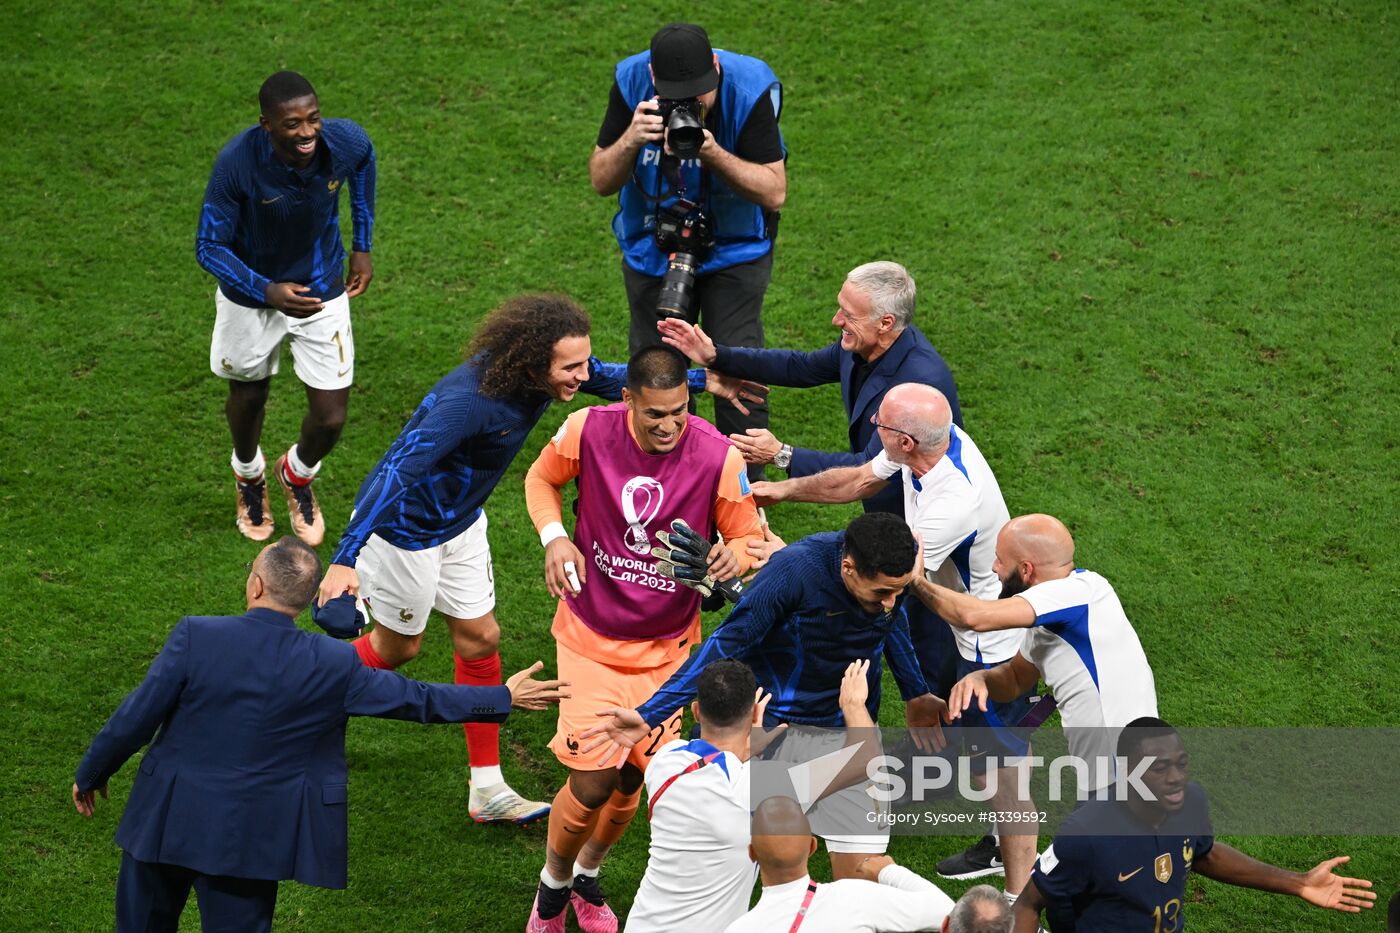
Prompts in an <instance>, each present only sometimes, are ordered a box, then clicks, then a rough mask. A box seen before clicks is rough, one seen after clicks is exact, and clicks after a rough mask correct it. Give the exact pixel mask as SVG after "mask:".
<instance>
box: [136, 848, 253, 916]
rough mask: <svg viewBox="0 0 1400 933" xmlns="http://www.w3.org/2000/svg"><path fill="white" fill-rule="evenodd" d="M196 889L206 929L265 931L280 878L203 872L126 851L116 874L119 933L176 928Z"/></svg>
mask: <svg viewBox="0 0 1400 933" xmlns="http://www.w3.org/2000/svg"><path fill="white" fill-rule="evenodd" d="M191 888H194V893H195V897H196V898H197V899H198V901H199V917H200V922H201V926H202V929H203V930H204V933H266V931H268V930H271V929H272V912H273V909H274V908H275V907H276V906H277V882H276V881H265V880H261V879H253V878H228V877H223V876H220V875H205V874H201V873H200V872H197V871H195V870H193V869H191V868H184V867H182V866H179V865H163V864H159V863H156V862H143V861H141V860H140V859H136V858H132V857H131V855H130V854H128V853H126V852H123V853H122V867H121V872H120V873H119V874H118V875H117V933H165V931H170V933H174V931H175V930H177V929H179V926H180V913H181V912H182V911H183V910H184V909H185V902H186V901H188V900H189V897H190V889H191Z"/></svg>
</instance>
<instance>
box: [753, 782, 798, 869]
mask: <svg viewBox="0 0 1400 933" xmlns="http://www.w3.org/2000/svg"><path fill="white" fill-rule="evenodd" d="M750 833H751V834H752V841H751V842H750V843H749V851H750V853H751V854H752V855H753V859H754V861H756V862H758V867H759V868H760V869H761V870H762V872H763V878H764V883H765V884H767V883H781V882H775V881H773V880H772V879H775V878H783V877H785V876H788V880H790V879H791V878H798V877H801V876H802V875H805V874H806V873H807V857H808V856H809V855H811V854H812V848H813V846H812V827H811V825H810V824H809V823H808V822H807V815H806V814H805V813H803V812H802V807H800V806H799V805H798V803H797V801H796V800H793V799H792V798H791V797H769V798H768V799H767V800H765V801H763V802H762V803H760V804H759V805H758V807H757V809H755V810H754V811H753V822H752V824H751V827H750Z"/></svg>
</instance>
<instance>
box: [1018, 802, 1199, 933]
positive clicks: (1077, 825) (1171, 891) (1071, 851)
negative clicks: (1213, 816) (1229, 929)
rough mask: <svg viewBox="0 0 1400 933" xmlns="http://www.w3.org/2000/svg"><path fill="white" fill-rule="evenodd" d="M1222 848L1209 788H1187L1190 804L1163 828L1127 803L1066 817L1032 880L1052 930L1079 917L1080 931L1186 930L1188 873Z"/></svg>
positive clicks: (1087, 807)
mask: <svg viewBox="0 0 1400 933" xmlns="http://www.w3.org/2000/svg"><path fill="white" fill-rule="evenodd" d="M1214 845H1215V836H1214V835H1213V834H1212V830H1211V826H1210V811H1209V806H1208V805H1207V803H1206V794H1205V791H1204V790H1202V789H1201V786H1200V785H1199V784H1195V783H1192V784H1188V785H1187V786H1186V802H1185V804H1184V805H1183V806H1182V808H1181V810H1180V811H1178V812H1177V813H1174V814H1171V815H1169V816H1168V817H1167V818H1166V819H1165V820H1163V821H1162V822H1161V823H1160V824H1159V825H1157V826H1156V827H1152V826H1149V825H1147V824H1145V823H1142V822H1141V821H1139V820H1138V818H1137V817H1136V816H1134V815H1133V813H1132V811H1130V810H1129V809H1128V807H1127V805H1126V804H1125V803H1122V802H1120V801H1116V800H1102V801H1090V802H1088V803H1086V804H1084V805H1083V806H1081V807H1079V808H1078V809H1077V810H1075V811H1074V812H1073V813H1071V814H1070V815H1069V817H1068V818H1066V819H1065V821H1064V823H1063V824H1062V825H1061V826H1060V830H1059V832H1058V833H1056V834H1055V842H1054V844H1052V845H1051V846H1050V847H1049V848H1047V849H1046V850H1045V852H1043V853H1042V854H1041V855H1040V857H1039V858H1038V859H1036V862H1035V868H1034V869H1033V870H1032V872H1031V881H1032V882H1033V883H1034V884H1035V886H1036V888H1037V889H1038V890H1039V891H1040V893H1041V895H1042V896H1043V897H1044V899H1045V900H1046V902H1048V903H1049V905H1050V908H1049V909H1047V911H1046V917H1047V918H1049V919H1050V920H1051V925H1050V928H1051V930H1052V933H1059V931H1061V930H1063V929H1065V921H1061V922H1060V923H1059V924H1056V922H1055V920H1056V919H1057V918H1059V917H1068V916H1073V918H1074V922H1073V926H1071V927H1069V929H1072V930H1074V931H1075V933H1135V931H1139V930H1140V931H1143V933H1153V931H1161V930H1174V931H1180V930H1183V929H1185V928H1186V918H1185V916H1184V915H1183V904H1184V903H1185V900H1186V876H1187V874H1188V873H1189V872H1190V871H1191V865H1192V863H1193V861H1194V860H1195V859H1198V858H1200V857H1201V856H1203V855H1205V854H1206V853H1207V852H1209V851H1210V850H1211V848H1212V847H1213V846H1214Z"/></svg>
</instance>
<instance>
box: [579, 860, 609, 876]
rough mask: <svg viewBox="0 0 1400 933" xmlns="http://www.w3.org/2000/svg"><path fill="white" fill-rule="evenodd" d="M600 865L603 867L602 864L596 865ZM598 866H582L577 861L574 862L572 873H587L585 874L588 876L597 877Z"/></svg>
mask: <svg viewBox="0 0 1400 933" xmlns="http://www.w3.org/2000/svg"><path fill="white" fill-rule="evenodd" d="M602 867H603V866H602V865H599V866H598V868H602ZM598 868H584V867H583V866H582V865H580V864H579V863H578V862H574V875H576V876H577V875H587V876H588V877H590V878H597V877H598Z"/></svg>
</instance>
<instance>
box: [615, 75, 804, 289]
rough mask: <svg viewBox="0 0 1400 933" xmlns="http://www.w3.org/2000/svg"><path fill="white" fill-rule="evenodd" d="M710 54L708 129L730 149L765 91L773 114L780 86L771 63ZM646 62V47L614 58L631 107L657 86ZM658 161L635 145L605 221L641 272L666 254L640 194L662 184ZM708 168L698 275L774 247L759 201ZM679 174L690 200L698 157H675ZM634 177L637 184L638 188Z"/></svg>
mask: <svg viewBox="0 0 1400 933" xmlns="http://www.w3.org/2000/svg"><path fill="white" fill-rule="evenodd" d="M715 54H716V55H718V56H719V64H720V73H721V80H720V84H719V102H718V103H719V112H720V117H721V120H720V123H721V125H720V126H719V127H718V129H717V130H715V142H717V143H719V144H720V146H722V147H723V148H725V149H727V150H728V151H730V152H733V151H734V147H735V146H736V145H737V144H738V141H739V131H740V130H742V129H743V127H744V123H745V122H746V121H747V120H748V118H749V113H750V112H752V110H753V105H754V103H755V102H756V101H757V100H758V99H759V98H760V96H761V95H763V94H769V95H770V96H771V97H772V100H773V113H774V115H775V117H776V116H781V115H782V93H783V87H782V85H781V84H780V83H778V78H777V76H776V75H774V74H773V69H771V68H769V67H768V65H767V64H766V63H764V62H762V61H760V60H759V59H757V58H751V57H749V56H747V55H737V54H735V53H733V52H726V51H724V50H722V49H716V50H715ZM650 64H651V52H650V51H646V52H639V53H638V54H636V55H633V56H632V57H631V58H625V59H623V60H622V61H620V62H618V64H617V72H616V77H617V86H618V89H619V90H621V91H622V97H623V99H624V100H626V101H627V106H628V108H629V109H631V110H636V109H637V105H638V104H639V103H641V102H642V101H644V100H650V99H651V98H652V97H655V96H656V88H655V87H653V86H652V83H651V71H650V68H649V67H648V66H649V65H650ZM781 138H782V137H781V133H780V134H779V139H780V140H781ZM783 153H784V154H786V153H787V146H786V145H784V146H783ZM660 162H661V147H660V146H658V145H647V146H643V147H642V151H641V152H639V153H638V154H637V163H636V165H635V167H634V171H635V177H633V178H629V179H628V180H627V183H626V184H624V185H623V186H622V191H621V192H620V193H619V195H618V210H617V213H616V214H615V215H614V216H613V222H612V227H613V233H614V234H616V236H617V243H618V245H619V246H621V247H622V256H623V258H624V259H626V260H627V264H628V265H629V266H631V267H632V268H633V269H636V270H637V271H638V272H640V273H642V274H643V275H655V276H660V275H664V274H665V273H666V254H665V253H663V252H661V250H659V249H657V248H656V241H655V240H654V239H653V232H654V231H655V229H656V205H655V204H653V203H652V202H650V201H648V200H647V199H646V198H645V197H643V195H642V192H643V191H645V192H646V194H648V195H650V194H654V193H655V192H657V191H658V190H661V189H662V187H663V185H662V184H661V183H660V180H659V178H658V176H659V175H660ZM708 175H709V196H708V197H707V198H706V202H705V203H704V204H702V205H701V206H702V207H703V208H704V209H705V212H706V213H707V214H709V215H710V222H711V224H712V225H713V229H714V233H715V247H714V249H713V250H712V251H711V253H710V257H709V258H708V259H706V260H705V262H704V263H703V264H702V265H701V266H700V268H699V270H698V274H700V275H704V274H705V273H706V272H714V271H716V270H717V269H724V268H728V267H729V266H736V265H738V264H739V263H742V262H752V261H753V260H755V259H760V258H762V257H763V256H766V255H768V251H769V250H771V249H772V248H773V243H772V241H771V240H769V239H768V238H767V237H766V236H765V235H764V224H763V208H761V207H759V206H758V205H757V204H755V203H753V202H752V201H749V200H746V199H745V198H744V197H743V196H742V195H740V194H739V193H738V192H736V191H734V190H733V189H732V188H730V187H729V186H728V185H726V184H725V183H724V180H723V179H722V178H720V177H719V176H718V175H717V174H715V173H714V172H709V173H708ZM681 177H682V180H683V181H684V182H685V189H686V193H687V195H688V196H689V198H690V199H691V200H697V199H698V198H699V197H700V160H698V159H690V160H687V161H685V162H683V163H681ZM638 183H640V184H641V186H642V187H641V189H640V190H639V189H638V187H637V185H638ZM675 201H676V198H675V197H674V196H670V197H667V198H666V199H665V200H664V201H662V204H665V205H670V204H673V203H675Z"/></svg>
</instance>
